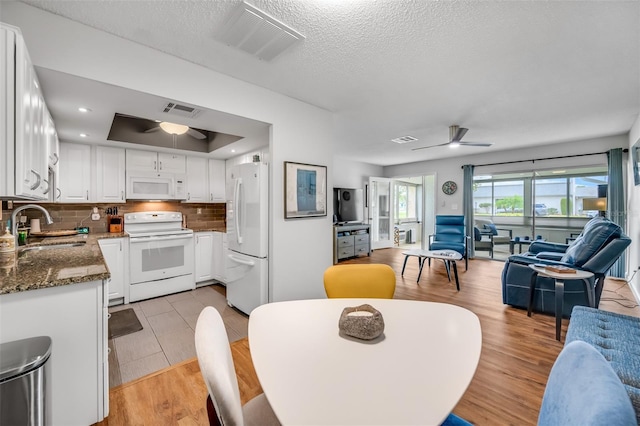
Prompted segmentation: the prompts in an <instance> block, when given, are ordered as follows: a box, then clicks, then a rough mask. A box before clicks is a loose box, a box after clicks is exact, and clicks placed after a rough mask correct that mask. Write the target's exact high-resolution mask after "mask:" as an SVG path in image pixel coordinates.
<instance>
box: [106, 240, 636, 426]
mask: <svg viewBox="0 0 640 426" xmlns="http://www.w3.org/2000/svg"><path fill="white" fill-rule="evenodd" d="M401 252H402V250H401V249H384V250H376V251H375V252H374V253H373V254H372V256H371V257H370V258H369V257H363V258H358V259H354V260H349V261H347V262H345V263H387V264H389V265H391V266H392V267H393V268H394V270H395V271H396V273H397V286H396V293H395V298H397V299H415V300H426V301H434V302H444V303H451V304H455V305H459V306H463V307H465V308H467V309H469V310H471V311H473V312H474V313H475V314H476V315H478V317H479V318H480V323H481V326H482V333H483V339H482V340H483V344H482V354H481V357H480V363H479V365H478V369H477V371H476V374H475V377H474V379H473V381H472V382H471V385H470V386H469V389H468V390H467V392H466V393H465V394H464V396H463V397H462V399H461V400H460V402H459V403H458V405H457V406H456V407H455V409H454V412H455V413H456V414H458V415H459V416H462V417H463V418H465V419H467V420H469V421H471V422H472V423H474V424H476V425H534V424H536V421H537V416H538V410H539V408H540V403H541V401H542V394H543V392H544V387H545V384H546V380H547V376H548V374H549V371H550V369H551V366H552V364H553V362H554V360H555V358H556V357H557V355H558V353H559V352H560V350H561V349H562V345H563V343H561V342H558V341H556V340H555V322H554V318H553V317H551V316H546V315H542V314H534V315H533V316H532V317H531V318H529V317H527V313H526V311H524V310H521V309H514V308H511V307H509V306H505V305H503V304H502V294H501V287H500V274H501V272H502V267H503V263H502V262H497V261H491V260H479V259H478V260H472V261H471V262H470V263H469V270H468V271H466V272H465V271H464V264H463V263H462V262H459V266H460V286H461V290H460V292H457V291H456V290H455V285H454V284H452V283H449V282H448V281H447V278H446V273H445V270H444V266H443V265H442V262H433V263H432V265H431V268H428V267H426V266H425V268H424V270H423V273H422V278H421V280H420V283H419V285H417V284H416V281H415V279H416V277H417V273H418V271H417V260H416V259H415V258H411V259H409V262H408V264H407V269H406V271H405V274H404V278H403V277H401V276H400V271H401V269H402V261H403V260H404V256H402V255H401ZM600 309H603V310H608V311H613V312H619V313H624V314H627V315H634V316H637V317H640V308H638V307H637V306H635V301H634V298H633V296H632V295H631V292H630V291H629V289H628V287H627V286H626V284H625V283H624V281H616V280H607V282H606V284H605V291H604V292H603V295H602V301H601V303H600ZM442 320H443V321H446V318H443V319H442ZM567 325H568V321H567V320H564V321H563V331H562V335H563V337H564V335H565V333H566V329H567ZM415 327H416V329H415V330H416V333H417V334H418V335H419V333H420V324H416V326H415ZM231 349H232V353H233V358H234V362H235V366H236V373H237V376H238V382H239V386H240V394H241V398H242V401H243V403H244V402H246V401H248V400H249V399H251V398H252V397H254V396H255V395H258V394H259V393H260V392H262V391H261V388H260V384H259V382H258V380H257V377H256V375H255V370H254V369H253V365H252V363H251V355H250V353H249V344H248V341H247V339H243V340H240V341H237V342H234V343H232V344H231ZM393 362H402V360H401V359H399V360H395V361H393ZM443 368H456V366H455V365H445V366H443ZM398 391H399V392H402V389H398ZM206 396H207V390H206V387H205V385H204V382H203V380H202V377H201V376H200V371H199V369H198V363H197V360H196V359H193V360H188V361H185V362H183V363H182V364H179V365H176V366H172V367H169V368H167V369H165V370H162V371H159V372H157V373H154V374H152V375H149V376H146V377H143V378H141V379H138V380H137V381H134V382H131V383H127V384H124V385H121V386H119V387H116V388H113V389H111V392H110V404H111V408H110V415H109V417H108V419H106V420H105V421H103V422H101V423H100V425H110V426H115V425H161V424H164V425H173V424H176V425H206V424H208V420H207V414H206V409H205V399H206ZM424 397H425V398H428V397H429V396H428V395H425V396H424Z"/></svg>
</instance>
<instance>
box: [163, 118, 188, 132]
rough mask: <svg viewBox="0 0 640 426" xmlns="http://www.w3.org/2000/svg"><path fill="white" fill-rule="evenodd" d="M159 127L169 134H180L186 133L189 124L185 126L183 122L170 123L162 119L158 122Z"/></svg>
mask: <svg viewBox="0 0 640 426" xmlns="http://www.w3.org/2000/svg"><path fill="white" fill-rule="evenodd" d="M160 128H161V129H162V130H164V131H165V132H167V133H169V134H171V135H182V134H185V133H187V130H189V126H185V125H184V124H176V123H170V122H168V121H163V122H162V123H160Z"/></svg>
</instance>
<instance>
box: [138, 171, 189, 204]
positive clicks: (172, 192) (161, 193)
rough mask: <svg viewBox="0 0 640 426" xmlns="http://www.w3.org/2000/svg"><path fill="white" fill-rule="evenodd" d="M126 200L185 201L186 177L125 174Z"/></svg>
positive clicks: (167, 174)
mask: <svg viewBox="0 0 640 426" xmlns="http://www.w3.org/2000/svg"><path fill="white" fill-rule="evenodd" d="M127 199H128V200H186V199H187V175H186V174H180V173H155V172H130V173H127Z"/></svg>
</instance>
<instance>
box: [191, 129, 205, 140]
mask: <svg viewBox="0 0 640 426" xmlns="http://www.w3.org/2000/svg"><path fill="white" fill-rule="evenodd" d="M187 134H188V135H189V136H191V137H193V138H196V139H200V140H202V139H206V138H207V136H206V135H204V134H203V133H202V132H199V131H197V130H195V129H192V128H191V127H189V130H187Z"/></svg>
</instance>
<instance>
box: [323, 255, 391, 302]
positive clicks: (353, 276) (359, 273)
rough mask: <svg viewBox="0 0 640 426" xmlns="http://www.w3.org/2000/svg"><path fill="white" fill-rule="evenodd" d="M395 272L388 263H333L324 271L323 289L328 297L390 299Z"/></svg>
mask: <svg viewBox="0 0 640 426" xmlns="http://www.w3.org/2000/svg"><path fill="white" fill-rule="evenodd" d="M395 290H396V273H395V272H394V271H393V269H391V267H390V266H389V265H383V264H380V263H369V264H363V265H334V266H330V267H329V268H327V270H326V271H324V291H325V292H326V293H327V297H329V298H330V299H333V298H339V297H361V298H375V299H392V298H393V293H394V292H395Z"/></svg>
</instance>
